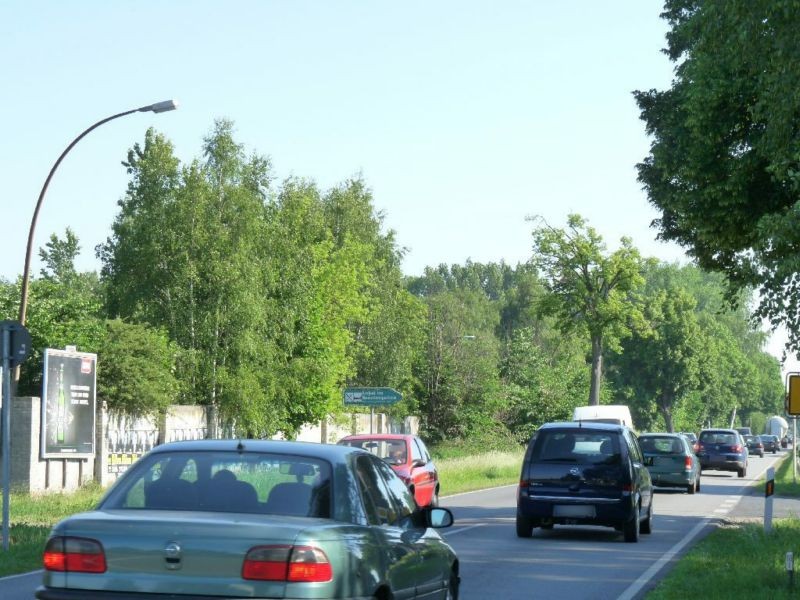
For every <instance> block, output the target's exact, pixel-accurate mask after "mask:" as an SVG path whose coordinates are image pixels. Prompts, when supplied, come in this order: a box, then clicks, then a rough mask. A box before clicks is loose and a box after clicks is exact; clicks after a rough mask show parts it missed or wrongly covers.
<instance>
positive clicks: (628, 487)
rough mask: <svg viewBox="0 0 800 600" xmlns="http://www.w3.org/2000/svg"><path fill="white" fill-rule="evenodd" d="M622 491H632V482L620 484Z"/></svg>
mask: <svg viewBox="0 0 800 600" xmlns="http://www.w3.org/2000/svg"><path fill="white" fill-rule="evenodd" d="M622 491H623V492H632V491H633V484H632V483H623V484H622Z"/></svg>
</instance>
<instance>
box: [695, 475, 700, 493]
mask: <svg viewBox="0 0 800 600" xmlns="http://www.w3.org/2000/svg"><path fill="white" fill-rule="evenodd" d="M694 489H695V490H696V491H698V492H699V491H700V475H698V476H697V479H696V480H695V482H694Z"/></svg>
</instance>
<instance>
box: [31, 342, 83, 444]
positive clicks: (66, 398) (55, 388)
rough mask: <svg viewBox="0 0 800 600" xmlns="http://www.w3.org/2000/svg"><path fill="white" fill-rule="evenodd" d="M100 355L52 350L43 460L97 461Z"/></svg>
mask: <svg viewBox="0 0 800 600" xmlns="http://www.w3.org/2000/svg"><path fill="white" fill-rule="evenodd" d="M96 382H97V355H96V354H89V353H87V352H70V351H67V350H54V349H52V348H48V349H46V350H45V354H44V379H43V381H42V439H41V456H42V458H67V457H72V458H93V457H94V454H95V452H94V426H95V405H96Z"/></svg>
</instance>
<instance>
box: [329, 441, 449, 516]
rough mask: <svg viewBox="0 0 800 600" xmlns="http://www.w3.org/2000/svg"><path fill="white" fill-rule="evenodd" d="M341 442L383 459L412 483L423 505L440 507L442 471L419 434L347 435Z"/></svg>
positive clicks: (409, 487) (413, 489)
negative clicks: (440, 474)
mask: <svg viewBox="0 0 800 600" xmlns="http://www.w3.org/2000/svg"><path fill="white" fill-rule="evenodd" d="M339 444H340V445H343V446H352V447H354V448H361V449H363V450H366V451H367V452H370V453H372V454H374V455H375V456H377V457H378V458H382V459H383V460H385V461H386V462H387V463H388V464H389V465H390V466H391V467H392V469H394V472H395V473H397V475H398V476H399V477H400V479H402V480H403V482H404V483H405V484H406V485H407V486H408V489H409V490H411V493H412V494H413V495H414V499H415V500H416V501H417V504H418V505H419V506H438V504H439V472H438V471H437V470H436V465H435V464H434V462H433V459H432V458H431V455H430V452H428V448H427V447H426V446H425V442H423V441H422V439H420V437H419V436H416V435H408V434H400V433H376V434H367V433H365V434H360V435H348V436H347V437H343V438H342V439H341V440H339Z"/></svg>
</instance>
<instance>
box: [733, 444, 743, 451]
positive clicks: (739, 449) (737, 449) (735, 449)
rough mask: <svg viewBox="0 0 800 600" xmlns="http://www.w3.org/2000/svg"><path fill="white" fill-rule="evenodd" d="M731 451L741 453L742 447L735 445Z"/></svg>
mask: <svg viewBox="0 0 800 600" xmlns="http://www.w3.org/2000/svg"><path fill="white" fill-rule="evenodd" d="M733 451H734V452H741V451H742V446H741V445H739V444H736V445H735V446H734V447H733Z"/></svg>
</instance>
